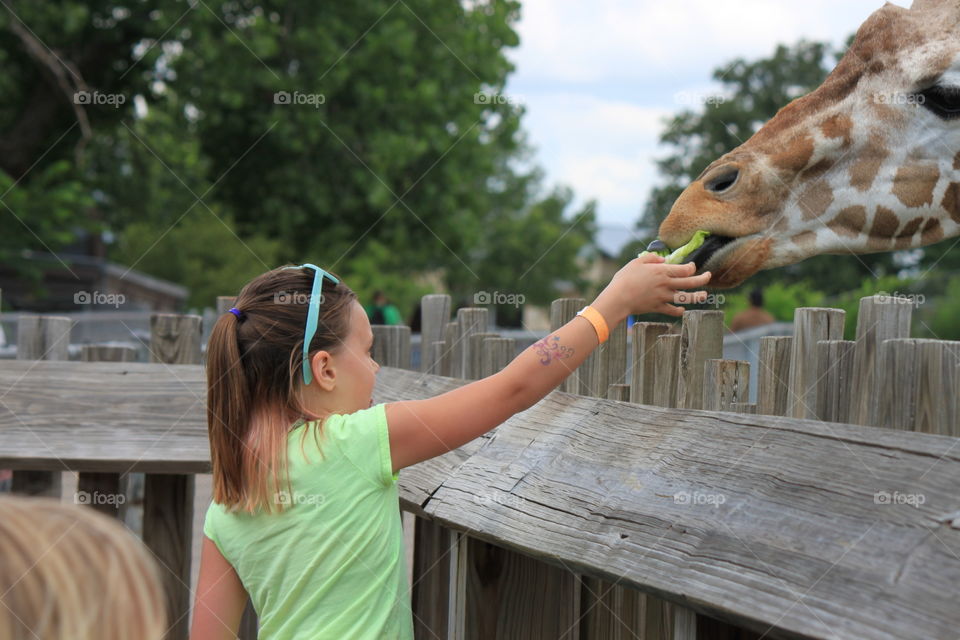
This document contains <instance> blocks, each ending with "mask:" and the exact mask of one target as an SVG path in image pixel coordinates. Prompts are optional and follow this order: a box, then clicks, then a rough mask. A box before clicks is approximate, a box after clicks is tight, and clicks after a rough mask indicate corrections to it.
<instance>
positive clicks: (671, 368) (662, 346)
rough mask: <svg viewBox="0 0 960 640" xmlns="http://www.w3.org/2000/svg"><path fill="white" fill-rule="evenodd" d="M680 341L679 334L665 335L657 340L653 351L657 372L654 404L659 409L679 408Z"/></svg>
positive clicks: (654, 385) (654, 386)
mask: <svg viewBox="0 0 960 640" xmlns="http://www.w3.org/2000/svg"><path fill="white" fill-rule="evenodd" d="M680 341H681V337H680V335H679V334H676V333H665V334H662V335H661V336H660V337H659V338H657V344H656V346H655V347H654V349H653V352H654V358H653V360H654V368H655V369H656V371H657V374H656V376H657V377H656V378H655V380H654V383H653V404H655V405H657V406H658V407H675V406H677V378H678V376H679V372H678V368H679V365H680Z"/></svg>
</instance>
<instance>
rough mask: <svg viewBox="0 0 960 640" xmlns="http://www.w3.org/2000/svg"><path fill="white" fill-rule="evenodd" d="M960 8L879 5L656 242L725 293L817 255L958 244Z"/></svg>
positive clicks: (955, 3)
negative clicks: (819, 79) (694, 249)
mask: <svg viewBox="0 0 960 640" xmlns="http://www.w3.org/2000/svg"><path fill="white" fill-rule="evenodd" d="M958 151H960V0H915V2H914V3H913V6H912V7H911V8H910V9H905V8H902V7H898V6H896V5H892V4H887V5H885V6H884V7H883V8H881V9H879V10H878V11H876V12H875V13H874V14H873V15H871V16H870V18H869V19H868V20H867V21H866V22H865V23H864V24H863V25H862V26H861V27H860V29H859V30H858V31H857V35H856V38H855V40H854V42H853V44H852V45H851V47H850V49H849V50H848V51H847V53H846V55H844V57H843V58H842V59H841V60H840V62H839V63H838V64H837V67H836V69H834V70H833V72H832V73H831V74H830V75H829V76H828V77H827V79H826V80H825V81H824V83H823V84H822V85H821V86H820V87H819V88H817V89H816V90H815V91H813V92H812V93H810V94H808V95H806V96H804V97H802V98H798V99H797V100H794V101H793V102H791V103H790V104H788V105H787V106H786V107H784V108H783V109H781V110H780V111H779V112H778V113H777V114H776V116H774V117H773V119H771V120H770V121H769V122H768V123H767V124H766V125H764V126H763V127H762V128H761V129H760V130H759V131H757V133H756V134H754V135H753V136H752V137H751V138H750V139H749V140H747V141H746V142H745V143H743V144H742V145H740V146H739V147H737V148H736V149H734V150H733V151H731V152H729V153H727V154H726V155H724V156H722V157H721V158H719V159H717V160H716V161H715V162H713V163H712V164H711V165H710V166H708V167H707V168H706V169H705V170H704V172H703V173H702V174H701V175H700V177H698V178H697V179H696V180H695V181H694V182H692V183H691V184H690V185H689V186H688V187H687V188H686V189H685V190H684V191H683V193H682V194H681V195H680V197H679V198H678V199H677V201H676V202H675V203H674V205H673V208H672V209H671V210H670V213H669V215H668V216H667V217H666V219H664V221H663V223H662V224H661V225H660V232H659V238H660V240H661V241H662V242H664V243H666V245H667V246H668V247H679V246H681V245H683V244H685V243H686V242H687V241H688V240H690V238H691V236H692V235H693V233H694V232H695V231H696V230H698V229H704V230H707V231H710V232H711V234H713V235H712V237H711V238H710V239H708V242H707V243H704V246H703V247H702V248H701V249H700V250H699V251H698V253H697V254H696V255H694V256H693V259H694V261H695V262H696V263H697V267H698V270H703V271H706V270H709V271H711V272H712V273H713V277H712V278H711V283H710V284H711V286H712V287H716V288H728V287H733V286H736V285H738V284H740V283H741V282H743V281H744V280H746V279H747V278H749V277H750V276H751V275H753V274H754V273H756V272H757V271H759V270H761V269H771V268H774V267H779V266H783V265H787V264H792V263H795V262H799V261H801V260H804V259H806V258H809V257H811V256H814V255H819V254H824V253H873V252H878V251H890V250H894V249H905V248H910V247H919V246H923V245H927V244H931V243H933V242H937V241H939V240H941V239H943V238H945V237H951V236H955V235H960V153H958Z"/></svg>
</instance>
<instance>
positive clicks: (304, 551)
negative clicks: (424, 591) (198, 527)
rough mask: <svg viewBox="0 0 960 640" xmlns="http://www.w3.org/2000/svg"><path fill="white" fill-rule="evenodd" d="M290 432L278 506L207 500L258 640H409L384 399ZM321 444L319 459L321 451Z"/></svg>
mask: <svg viewBox="0 0 960 640" xmlns="http://www.w3.org/2000/svg"><path fill="white" fill-rule="evenodd" d="M316 424H317V423H316V422H309V423H301V424H299V425H295V427H294V428H293V429H292V430H291V432H290V434H289V437H288V442H287V444H288V447H287V450H288V468H289V471H290V486H291V488H292V491H281V492H279V494H278V495H279V496H280V497H278V500H283V501H286V502H287V504H288V505H289V508H288V509H286V510H285V511H284V512H283V513H279V514H277V513H274V514H266V513H262V514H257V515H249V514H240V513H228V512H227V511H226V508H225V507H224V506H223V505H220V504H217V503H214V502H211V503H210V507H209V508H208V509H207V515H206V520H205V521H204V525H203V533H204V534H205V535H206V536H207V537H208V538H210V539H211V540H213V541H214V542H215V543H216V545H217V548H219V549H220V553H222V554H223V556H224V558H226V559H227V561H228V562H230V564H231V565H232V566H233V568H234V569H235V570H236V572H237V575H239V576H240V580H241V581H242V582H243V586H244V587H245V588H246V590H247V593H248V594H250V599H251V601H252V602H253V606H254V608H255V609H256V611H257V616H258V617H259V623H260V633H259V636H258V637H259V638H260V640H292V639H294V638H296V639H298V640H299V639H306V638H310V639H324V638H333V639H337V640H339V639H341V638H355V639H359V640H362V639H364V638H370V639H373V638H376V639H377V640H381V639H390V640H394V639H397V640H412V638H413V616H412V614H411V611H410V593H409V588H408V583H407V571H406V562H405V556H404V546H403V532H402V527H401V523H400V506H399V500H398V496H397V484H396V481H397V476H398V474H393V473H392V464H391V461H390V442H389V439H388V437H387V416H386V411H385V409H384V405H383V404H378V405H375V406H373V407H370V408H368V409H363V410H361V411H357V412H355V413H352V414H349V415H333V416H330V417H328V418H327V419H326V421H325V423H324V425H323V431H322V434H321V435H320V438H319V439H320V446H319V448H318V446H317V439H316V438H315V437H314V432H309V433H307V436H306V439H305V440H303V451H305V452H306V458H305V457H304V454H303V452H301V436H302V435H303V433H304V429H305V428H307V427H315V426H316ZM321 451H322V453H323V458H321V455H320V454H321Z"/></svg>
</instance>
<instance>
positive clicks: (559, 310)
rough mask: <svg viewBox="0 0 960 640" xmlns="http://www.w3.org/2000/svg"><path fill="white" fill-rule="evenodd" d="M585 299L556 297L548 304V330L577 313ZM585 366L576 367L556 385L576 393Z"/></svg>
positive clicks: (558, 325)
mask: <svg viewBox="0 0 960 640" xmlns="http://www.w3.org/2000/svg"><path fill="white" fill-rule="evenodd" d="M586 304H587V301H586V300H584V299H583V298H558V299H556V300H554V301H553V302H552V303H551V304H550V331H551V332H553V331H556V330H557V329H559V328H560V327H562V326H563V325H565V324H567V323H568V322H570V321H571V320H573V318H574V317H575V316H576V315H577V311H580V309H583V307H584V306H585V305H586ZM586 371H587V370H586V368H584V366H583V365H581V366H580V367H578V368H577V369H576V370H575V371H573V372H572V373H571V374H570V375H568V376H567V377H566V378H564V380H563V382H561V383H560V386H559V387H558V388H559V389H560V390H561V391H567V392H569V393H578V392H579V391H580V389H581V387H583V382H582V381H581V378H583V377H584V376H586Z"/></svg>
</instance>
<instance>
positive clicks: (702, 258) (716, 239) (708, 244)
mask: <svg viewBox="0 0 960 640" xmlns="http://www.w3.org/2000/svg"><path fill="white" fill-rule="evenodd" d="M734 240H736V238H731V237H730V236H717V235H709V236H707V238H706V240H704V241H703V244H702V245H700V246H699V247H698V248H697V249H696V250H695V251H692V252H691V253H690V255H688V256H687V257H686V258H684V260H683V262H681V264H686V263H688V262H692V263H694V264H695V265H696V266H697V271H700V270H701V269H703V267H704V265H706V264H707V262H708V261H709V260H710V258H712V257H713V255H714V254H715V253H716V252H717V251H719V250H720V249H722V248H724V247H725V246H727V245H728V244H730V243H731V242H733V241H734Z"/></svg>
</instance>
